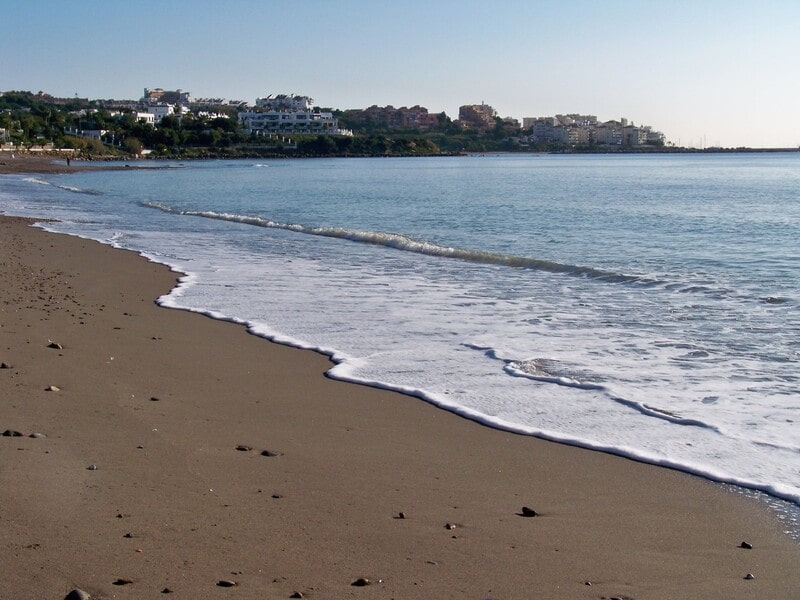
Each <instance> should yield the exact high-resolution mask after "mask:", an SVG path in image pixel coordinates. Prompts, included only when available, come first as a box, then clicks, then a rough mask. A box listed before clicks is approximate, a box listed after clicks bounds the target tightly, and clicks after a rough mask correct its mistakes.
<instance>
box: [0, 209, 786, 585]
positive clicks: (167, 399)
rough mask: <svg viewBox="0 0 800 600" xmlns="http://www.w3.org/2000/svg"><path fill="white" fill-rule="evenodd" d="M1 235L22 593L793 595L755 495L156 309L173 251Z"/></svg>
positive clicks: (771, 522) (3, 446) (6, 383)
mask: <svg viewBox="0 0 800 600" xmlns="http://www.w3.org/2000/svg"><path fill="white" fill-rule="evenodd" d="M0 231H2V235H0V243H2V245H3V257H4V258H3V260H2V261H0V262H2V270H3V281H6V282H9V285H8V286H7V287H8V289H5V290H4V291H3V292H2V293H0V294H1V295H0V298H2V300H3V304H2V305H0V307H2V312H0V318H2V321H0V325H2V327H0V335H2V336H3V341H4V342H5V343H4V344H3V348H2V350H0V352H2V354H0V360H2V361H3V362H5V363H7V364H8V365H10V366H11V368H10V369H4V370H0V386H2V387H0V389H3V393H2V395H0V397H2V398H3V400H2V404H1V405H0V406H2V407H3V410H2V412H1V413H0V415H2V423H0V430H6V429H9V430H18V431H20V432H23V433H25V434H26V435H27V434H29V433H33V432H41V433H43V434H45V435H46V436H47V437H45V438H28V437H3V438H0V440H5V441H3V442H1V443H0V453H2V455H3V459H2V464H3V465H4V467H3V469H2V470H1V471H0V477H1V478H2V482H3V485H2V490H3V491H2V492H0V494H2V502H0V517H2V519H3V521H4V523H5V524H6V529H7V530H9V535H8V536H7V537H6V551H7V552H6V554H7V556H9V557H10V558H9V560H8V561H7V564H5V565H4V566H3V567H2V569H3V571H2V580H3V581H6V582H8V583H7V584H6V588H4V589H8V593H9V594H16V596H15V597H22V598H24V597H31V598H34V597H35V598H39V597H63V595H64V594H66V592H68V591H69V589H71V587H80V588H82V589H85V590H87V591H90V592H92V593H93V594H95V596H96V597H107V596H108V597H110V596H114V597H137V598H140V597H154V596H155V595H156V594H159V593H161V591H162V590H163V589H164V588H169V589H171V590H173V591H175V592H176V593H179V594H184V595H185V597H205V596H207V595H209V594H212V593H214V592H217V591H218V590H217V589H216V587H215V586H216V583H217V582H218V581H219V580H222V579H232V580H234V581H236V582H237V583H238V584H239V588H240V589H239V590H237V593H239V594H240V595H242V594H244V596H245V597H264V595H265V594H272V595H274V596H275V597H289V596H290V595H291V594H292V593H293V592H296V591H300V592H302V593H303V594H304V595H308V596H310V597H311V596H316V597H350V596H352V597H360V596H364V595H368V596H369V597H392V596H396V597H480V598H485V597H496V598H501V597H502V598H515V597H526V596H527V595H528V594H529V593H530V592H531V591H532V590H536V591H537V597H553V598H556V597H575V598H583V597H586V598H600V597H615V596H616V597H630V598H636V597H648V598H661V597H663V598H667V597H670V598H671V597H676V596H678V597H689V598H691V597H699V598H700V597H702V598H709V597H726V598H735V597H750V596H751V595H752V594H757V595H759V596H763V597H774V598H781V597H787V598H788V597H792V595H793V593H794V592H795V590H796V588H797V584H798V583H800V581H799V580H798V576H797V575H795V573H796V572H797V566H798V565H799V564H800V548H798V546H797V545H796V543H795V542H793V541H791V540H790V539H788V536H785V535H783V534H782V533H781V531H780V524H779V523H778V522H777V520H776V519H774V517H773V515H772V514H771V513H769V512H768V511H767V510H765V509H764V508H763V507H761V506H760V505H759V504H758V503H756V502H755V501H753V500H750V499H747V498H744V497H740V496H738V495H736V494H732V493H730V492H727V491H725V489H724V488H722V487H721V486H718V485H715V484H712V483H709V482H707V481H705V480H701V479H699V478H695V477H692V476H689V475H685V474H683V473H679V472H675V471H669V470H667V469H663V468H660V467H653V466H648V465H643V464H640V463H635V462H632V461H629V460H626V459H622V458H618V457H613V456H610V455H604V454H600V453H596V452H592V451H588V450H581V449H578V448H573V447H569V446H563V445H558V444H554V443H551V442H543V441H541V440H537V439H534V438H530V437H524V436H517V435H514V434H510V433H507V432H502V431H498V430H494V429H490V428H487V427H483V426H480V425H477V424H475V423H472V422H470V421H467V420H465V419H462V418H460V417H457V416H455V415H452V414H450V413H446V412H444V411H441V410H439V409H436V408H434V407H431V406H429V405H427V404H426V403H424V402H421V401H419V400H416V399H414V398H409V397H406V396H402V395H399V394H396V393H392V392H386V391H383V390H376V389H373V388H367V387H363V386H356V385H353V384H346V383H341V382H335V381H332V380H330V379H327V378H325V377H323V375H322V374H323V373H324V371H325V370H326V369H327V368H328V367H329V366H330V363H329V362H328V361H327V359H326V358H325V357H323V356H320V355H317V354H314V353H310V352H307V351H301V350H294V349H291V348H287V347H284V346H279V345H276V344H272V343H269V342H266V341H265V340H262V339H260V338H256V337H254V336H251V335H248V334H247V333H246V331H245V330H244V328H243V327H240V326H237V325H233V324H230V323H224V322H220V321H213V320H211V319H208V318H206V317H203V316H201V315H197V314H193V313H186V312H182V311H175V310H169V309H164V308H159V307H157V306H156V305H155V304H154V302H153V301H154V300H155V298H157V297H158V296H159V295H161V294H164V293H167V292H168V291H169V289H171V288H172V287H173V286H174V285H175V280H176V274H175V273H172V272H170V271H169V270H168V269H167V268H166V267H163V266H160V265H156V264H153V263H149V262H148V261H146V260H145V259H143V258H141V257H138V256H136V255H135V254H133V253H130V252H125V251H120V250H114V249H111V248H109V247H105V246H102V245H100V244H97V243H94V242H90V241H87V240H82V239H79V238H71V237H68V236H63V235H57V234H49V233H46V232H43V231H40V230H38V229H32V228H30V227H27V226H26V225H25V224H24V223H23V222H22V221H20V220H13V219H12V220H9V219H6V218H3V219H2V225H1V226H0ZM49 340H53V341H56V342H58V343H59V344H62V345H63V348H62V349H60V350H59V349H54V348H47V347H46V346H47V344H48V343H49ZM51 385H55V386H57V387H58V388H59V390H58V391H46V388H47V387H48V386H51ZM239 445H247V446H251V448H252V449H251V450H237V449H236V447H237V446H239ZM139 446H143V447H142V448H139ZM20 448H21V449H20ZM262 450H276V451H278V452H280V453H281V455H280V456H274V457H270V456H261V455H260V452H261V451H262ZM91 465H96V466H97V469H96V470H88V469H87V467H88V466H91ZM259 490H260V491H259ZM273 495H275V496H280V497H279V498H274V497H273ZM522 506H531V507H533V508H535V510H536V511H537V512H539V513H540V515H539V516H537V517H535V518H525V517H521V516H519V515H518V514H517V513H519V512H520V511H521V507H522ZM456 507H457V508H456ZM400 512H403V513H404V515H405V516H406V518H405V519H400V518H398V517H399V513H400ZM447 523H452V524H455V525H456V527H455V528H454V529H446V528H445V525H446V524H447ZM123 530H124V531H123ZM128 534H131V536H130V537H125V536H127V535H128ZM743 540H747V541H749V542H751V543H752V544H753V545H754V548H753V549H751V550H747V549H742V548H739V547H738V546H739V544H740V542H741V541H743ZM137 550H140V551H141V552H137ZM747 573H753V574H754V575H755V579H753V580H745V579H744V576H745V575H746V574H747ZM32 574H33V575H32ZM359 577H367V578H369V579H371V580H373V582H374V583H373V585H371V586H368V587H366V588H364V589H360V588H356V587H353V586H351V585H350V584H351V583H352V582H353V581H355V580H356V579H358V578H359ZM128 579H130V580H131V581H132V583H130V584H126V585H116V586H115V585H114V582H115V581H117V580H128ZM379 579H381V580H382V582H380V583H378V581H377V580H379ZM587 583H591V584H592V585H587ZM59 594H61V596H59ZM270 597H272V596H270Z"/></svg>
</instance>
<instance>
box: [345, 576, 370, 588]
mask: <svg viewBox="0 0 800 600" xmlns="http://www.w3.org/2000/svg"><path fill="white" fill-rule="evenodd" d="M371 583H372V582H371V581H370V580H369V579H367V578H366V577H359V578H358V579H356V580H355V581H354V582H353V583H351V584H350V585H354V586H356V587H364V586H365V585H370V584H371Z"/></svg>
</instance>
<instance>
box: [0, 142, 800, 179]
mask: <svg viewBox="0 0 800 600" xmlns="http://www.w3.org/2000/svg"><path fill="white" fill-rule="evenodd" d="M777 152H800V148H703V149H700V148H675V147H671V148H640V149H632V148H625V149H615V148H608V149H602V148H590V149H582V148H576V149H571V150H558V151H536V150H519V151H499V150H491V151H485V152H477V151H475V152H473V151H469V152H460V153H456V154H453V153H441V154H432V155H419V156H407V157H406V158H419V157H430V156H434V157H435V156H443V157H444V156H491V155H499V154H503V155H505V154H519V155H526V154H527V155H547V154H574V155H590V154H601V155H615V154H624V155H630V154H638V155H663V154H747V153H753V154H761V153H777ZM378 156H383V155H374V156H373V155H364V156H361V155H337V154H330V155H313V154H311V155H306V154H303V155H297V154H292V153H285V154H283V153H263V154H259V153H252V154H247V153H245V154H242V155H234V156H232V155H228V154H226V153H207V154H203V155H201V156H191V157H187V156H180V155H176V156H152V155H151V156H143V157H136V156H120V155H114V156H110V155H109V156H106V155H98V156H91V157H88V158H82V157H76V158H71V159H70V164H69V165H68V164H67V160H66V157H65V156H64V155H62V154H58V153H55V152H53V153H49V154H43V153H36V154H33V153H27V152H21V153H20V152H8V151H3V152H0V174H4V173H54V174H66V173H73V172H76V171H79V170H110V169H125V168H135V167H137V166H141V165H142V163H147V162H153V161H176V160H178V161H192V160H257V159H279V158H280V159H284V158H298V159H302V158H371V157H372V158H374V157H378ZM390 156H393V155H390ZM397 156H398V157H400V155H397ZM87 162H90V163H92V164H87ZM98 162H102V163H105V164H101V165H98V164H97V163H98ZM121 163H124V164H121Z"/></svg>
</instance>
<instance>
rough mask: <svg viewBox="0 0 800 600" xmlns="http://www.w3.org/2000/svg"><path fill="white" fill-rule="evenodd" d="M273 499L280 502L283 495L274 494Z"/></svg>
mask: <svg viewBox="0 0 800 600" xmlns="http://www.w3.org/2000/svg"><path fill="white" fill-rule="evenodd" d="M272 497H273V498H275V499H276V500H280V499H281V498H283V496H282V495H281V494H272Z"/></svg>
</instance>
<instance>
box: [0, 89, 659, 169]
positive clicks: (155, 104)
mask: <svg viewBox="0 0 800 600" xmlns="http://www.w3.org/2000/svg"><path fill="white" fill-rule="evenodd" d="M0 148H1V149H2V150H6V151H17V152H21V151H30V152H48V151H57V150H58V151H66V152H71V153H73V154H75V155H76V156H84V157H91V158H102V157H114V156H123V155H127V156H129V155H131V154H133V155H137V156H146V155H147V156H154V157H167V158H169V157H176V158H178V157H179V158H192V157H212V156H221V157H245V156H387V155H388V156H406V155H439V154H458V153H470V152H652V151H659V150H664V149H667V148H669V149H674V147H672V145H671V144H669V143H668V142H667V141H666V140H665V138H664V135H663V134H662V133H661V132H659V131H656V130H654V129H653V128H651V127H649V126H641V125H639V126H637V125H635V124H634V123H632V122H629V121H628V120H627V119H625V118H621V119H619V120H608V121H599V120H598V119H597V117H596V116H594V115H580V114H558V115H555V116H543V117H530V118H524V119H523V122H522V123H521V124H520V123H519V121H518V120H516V119H513V118H510V117H505V118H502V117H500V116H499V115H498V114H497V111H496V110H495V109H494V108H492V107H491V106H490V105H488V104H485V103H480V104H468V105H464V106H461V107H460V108H459V111H458V118H457V119H455V120H453V119H451V118H450V117H448V116H447V114H445V113H444V112H441V113H430V112H429V111H428V109H427V108H425V107H423V106H419V105H417V106H412V107H410V108H409V107H401V108H395V107H393V106H382V107H381V106H370V107H368V108H363V109H347V110H338V109H331V108H319V107H316V106H314V100H313V99H312V98H310V97H309V96H303V95H295V94H274V95H268V96H265V97H261V98H257V99H256V101H255V103H254V104H250V103H249V102H245V101H241V100H227V99H224V98H195V97H193V96H192V94H191V93H190V92H186V91H183V90H180V89H178V90H174V91H170V90H164V89H161V88H154V89H150V88H145V89H144V94H143V96H142V97H141V98H140V99H139V100H89V99H88V98H57V97H54V96H51V95H49V94H46V93H44V92H38V93H32V92H21V91H9V92H0Z"/></svg>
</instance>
